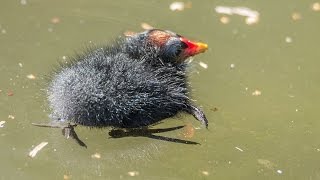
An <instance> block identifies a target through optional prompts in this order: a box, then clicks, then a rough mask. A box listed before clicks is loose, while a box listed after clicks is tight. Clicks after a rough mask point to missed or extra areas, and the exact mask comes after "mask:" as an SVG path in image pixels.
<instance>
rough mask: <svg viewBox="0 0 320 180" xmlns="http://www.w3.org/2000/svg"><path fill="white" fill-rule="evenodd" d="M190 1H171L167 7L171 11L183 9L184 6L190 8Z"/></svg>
mask: <svg viewBox="0 0 320 180" xmlns="http://www.w3.org/2000/svg"><path fill="white" fill-rule="evenodd" d="M191 7H192V3H191V2H187V3H184V2H178V1H177V2H173V3H171V4H170V6H169V8H170V10H171V11H183V10H184V9H185V8H191Z"/></svg>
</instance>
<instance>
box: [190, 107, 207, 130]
mask: <svg viewBox="0 0 320 180" xmlns="http://www.w3.org/2000/svg"><path fill="white" fill-rule="evenodd" d="M187 112H188V113H190V114H192V115H193V116H194V117H195V118H196V119H197V120H198V121H200V122H201V124H203V125H205V126H206V128H207V129H208V126H209V122H208V120H207V118H206V115H205V114H204V112H203V111H202V110H201V109H200V108H198V107H196V106H194V105H190V109H189V110H187Z"/></svg>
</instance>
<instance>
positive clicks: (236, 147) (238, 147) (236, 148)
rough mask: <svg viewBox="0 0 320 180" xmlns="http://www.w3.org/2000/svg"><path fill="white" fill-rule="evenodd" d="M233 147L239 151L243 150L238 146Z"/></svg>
mask: <svg viewBox="0 0 320 180" xmlns="http://www.w3.org/2000/svg"><path fill="white" fill-rule="evenodd" d="M234 148H236V149H237V150H239V151H241V152H243V149H241V148H239V147H237V146H236V147H234Z"/></svg>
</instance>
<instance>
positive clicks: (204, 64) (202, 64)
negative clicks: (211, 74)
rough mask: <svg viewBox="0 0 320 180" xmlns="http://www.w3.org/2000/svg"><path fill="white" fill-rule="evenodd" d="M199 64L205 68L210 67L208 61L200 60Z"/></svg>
mask: <svg viewBox="0 0 320 180" xmlns="http://www.w3.org/2000/svg"><path fill="white" fill-rule="evenodd" d="M199 65H200V66H201V67H203V68H204V69H208V64H206V63H204V62H201V61H200V62H199Z"/></svg>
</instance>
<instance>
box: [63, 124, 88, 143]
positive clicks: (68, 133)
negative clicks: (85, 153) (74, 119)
mask: <svg viewBox="0 0 320 180" xmlns="http://www.w3.org/2000/svg"><path fill="white" fill-rule="evenodd" d="M76 126H77V124H71V123H68V125H66V126H64V127H63V128H62V134H63V135H64V137H66V138H67V139H69V138H70V137H71V138H72V139H74V140H75V141H76V142H77V143H78V144H79V145H80V146H83V147H85V148H87V145H86V144H85V143H84V142H83V141H81V140H80V139H79V137H78V135H77V133H76V131H75V130H74V127H76Z"/></svg>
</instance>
